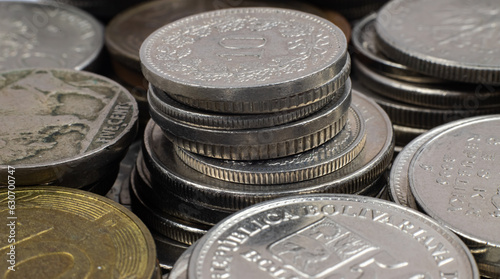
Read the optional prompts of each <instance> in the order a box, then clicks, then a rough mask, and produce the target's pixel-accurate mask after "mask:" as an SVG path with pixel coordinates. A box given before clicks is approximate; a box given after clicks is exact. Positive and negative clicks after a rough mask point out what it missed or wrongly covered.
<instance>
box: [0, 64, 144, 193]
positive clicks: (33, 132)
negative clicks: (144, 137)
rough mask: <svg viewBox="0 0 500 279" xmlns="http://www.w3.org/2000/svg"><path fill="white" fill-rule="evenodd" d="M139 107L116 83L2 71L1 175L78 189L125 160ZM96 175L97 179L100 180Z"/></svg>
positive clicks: (71, 74) (53, 72)
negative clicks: (11, 171)
mask: <svg viewBox="0 0 500 279" xmlns="http://www.w3.org/2000/svg"><path fill="white" fill-rule="evenodd" d="M137 114H138V109H137V103H136V102H135V100H134V98H133V97H132V96H131V95H130V93H128V91H127V90H126V89H125V88H123V87H122V86H120V85H119V84H117V83H116V82H114V81H112V80H110V79H108V78H105V77H102V76H99V75H96V74H92V73H88V72H82V71H75V70H70V69H22V70H15V71H10V72H2V73H0V115H1V116H0V118H1V122H2V125H0V174H2V175H4V174H6V173H7V168H8V165H11V166H14V167H15V168H16V183H17V184H18V185H39V184H44V183H53V184H58V185H60V186H70V187H82V186H83V185H88V184H89V181H95V180H96V179H98V178H100V177H99V176H97V177H96V176H91V175H85V174H91V173H92V172H93V173H102V172H103V170H102V169H101V168H104V166H108V165H110V164H111V163H115V162H118V161H119V160H121V159H122V158H123V156H124V155H125V152H126V148H127V147H128V146H129V145H130V144H131V143H132V141H133V139H134V137H135V135H136V129H137ZM101 177H102V176H101Z"/></svg>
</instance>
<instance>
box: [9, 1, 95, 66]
mask: <svg viewBox="0 0 500 279" xmlns="http://www.w3.org/2000/svg"><path fill="white" fill-rule="evenodd" d="M103 33H104V28H103V26H102V24H101V23H99V22H98V21H97V20H96V19H95V18H94V17H92V16H91V15H89V14H87V13H86V12H84V11H82V10H80V9H77V8H75V7H73V6H70V5H66V4H61V3H56V2H52V3H51V2H47V1H28V0H22V1H0V71H8V70H14V69H19V68H27V67H56V68H69V69H75V70H95V69H96V68H97V67H98V65H97V63H98V56H99V54H100V52H101V50H102V48H103V46H104V38H103V37H104V35H103Z"/></svg>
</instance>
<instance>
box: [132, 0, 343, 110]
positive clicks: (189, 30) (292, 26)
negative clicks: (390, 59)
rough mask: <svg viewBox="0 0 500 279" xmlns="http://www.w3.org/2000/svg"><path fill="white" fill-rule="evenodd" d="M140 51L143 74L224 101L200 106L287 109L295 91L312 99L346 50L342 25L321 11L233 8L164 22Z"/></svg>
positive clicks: (177, 92)
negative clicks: (312, 12)
mask: <svg viewBox="0 0 500 279" xmlns="http://www.w3.org/2000/svg"><path fill="white" fill-rule="evenodd" d="M181 34H182V35H181ZM140 57H141V63H142V69H143V73H144V76H145V77H146V78H147V79H148V80H149V81H150V82H151V83H153V84H154V85H155V86H156V87H159V88H160V89H162V90H164V91H166V92H168V93H170V94H171V95H173V96H181V97H182V96H184V97H187V98H189V99H194V100H203V101H204V102H205V103H211V102H215V101H223V102H224V103H223V104H226V105H224V106H221V107H216V104H215V103H213V105H210V104H208V105H207V107H203V108H204V109H209V110H211V109H221V110H222V112H238V113H251V112H266V111H267V112H272V111H277V110H283V109H289V108H293V107H294V106H297V105H298V104H294V103H295V101H296V100H295V98H294V97H295V96H296V95H297V94H299V93H302V94H303V96H301V98H302V97H303V98H304V99H305V100H308V99H309V98H314V93H313V92H314V89H315V88H317V87H318V85H321V84H325V83H326V82H327V81H329V80H331V79H332V78H333V77H334V76H336V75H337V74H339V73H340V72H341V70H342V68H344V66H345V65H346V63H347V62H346V61H347V57H348V54H347V42H346V38H345V36H344V35H343V33H342V31H341V30H340V29H339V28H338V27H337V26H335V25H334V24H333V23H331V22H329V21H327V20H325V19H323V18H319V17H316V16H314V15H311V14H307V13H302V12H298V11H293V10H286V9H275V8H241V9H226V10H220V11H214V12H206V13H202V14H198V15H195V16H191V17H187V18H184V19H181V20H178V21H176V22H174V23H171V24H168V25H166V26H164V27H162V28H160V29H159V30H157V31H155V32H154V33H153V34H151V35H150V36H149V37H148V38H147V39H146V40H145V41H144V43H143V44H142V46H141V50H140ZM243 65H244V66H243ZM347 74H348V72H347ZM342 83H343V82H342ZM337 87H340V86H337ZM176 99H177V100H180V99H179V98H177V97H176ZM269 100H278V101H276V102H270V103H269V102H268V101H269ZM313 100H314V99H312V100H311V101H313ZM181 101H182V100H181ZM199 103H200V104H201V103H203V102H199ZM306 103H307V102H305V103H304V104H306ZM219 111H220V110H219Z"/></svg>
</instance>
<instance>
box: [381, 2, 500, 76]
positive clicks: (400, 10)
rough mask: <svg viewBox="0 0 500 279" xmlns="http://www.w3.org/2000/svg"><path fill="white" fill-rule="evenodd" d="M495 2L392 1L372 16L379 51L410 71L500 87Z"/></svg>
mask: <svg viewBox="0 0 500 279" xmlns="http://www.w3.org/2000/svg"><path fill="white" fill-rule="evenodd" d="M499 14H500V5H499V4H498V1H497V0H483V1H470V0H442V1H434V0H417V1H414V0H394V1H391V2H389V3H388V4H387V5H385V6H384V7H383V8H382V9H381V10H380V11H379V12H378V15H377V20H376V26H375V27H376V30H377V34H378V38H379V40H378V44H379V46H380V50H381V51H382V52H383V53H384V54H386V55H387V56H388V57H390V58H392V59H394V60H396V61H398V62H399V63H401V64H403V65H406V66H408V67H409V68H411V69H414V70H415V71H418V72H421V73H424V74H427V75H430V76H434V77H438V78H443V79H448V80H454V81H460V82H469V83H484V84H500V35H499V34H500V16H499Z"/></svg>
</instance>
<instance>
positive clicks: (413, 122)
mask: <svg viewBox="0 0 500 279" xmlns="http://www.w3.org/2000/svg"><path fill="white" fill-rule="evenodd" d="M497 4H498V3H497V2H496V1H482V2H481V3H474V5H473V6H471V3H470V2H468V1H439V2H435V3H434V2H432V1H426V0H419V1H406V0H397V1H391V2H389V3H388V4H387V5H386V6H384V7H383V8H382V9H381V10H380V11H379V13H378V14H377V15H371V16H368V17H367V18H365V19H364V20H363V21H362V22H360V23H359V24H358V25H357V26H356V27H355V29H354V31H353V44H354V46H355V49H356V58H354V62H353V64H354V66H353V68H354V72H355V73H356V76H357V78H358V79H359V80H360V82H361V84H362V85H363V86H364V87H360V90H361V91H363V93H365V92H366V93H367V94H369V95H370V96H371V97H372V98H373V99H374V100H375V101H376V102H377V103H378V104H379V105H381V106H382V107H383V108H384V109H385V110H386V111H387V113H388V114H389V116H390V117H391V120H392V122H393V124H394V130H395V133H396V145H398V146H401V147H403V146H404V145H405V144H407V143H408V142H409V141H411V140H412V139H413V138H415V137H416V136H418V135H419V134H421V133H423V132H425V131H427V130H428V129H431V128H433V127H436V126H438V125H441V124H444V123H447V122H450V121H453V120H456V119H461V118H466V117H471V116H477V115H488V114H494V113H498V112H500V88H499V87H498V85H499V84H500V78H499V77H500V67H499V65H500V60H498V57H499V55H498V45H497V42H498V40H497V38H498V36H497V35H498V34H499V33H500V32H499V31H500V30H499V28H498V26H499V25H498V24H496V23H498V17H496V16H493V14H495V13H494V12H492V13H491V16H490V12H491V11H496V12H498V7H497V6H498V5H497ZM491 9H493V10H491ZM444 10H446V13H445V14H443V13H441V12H440V11H444ZM427 17H428V20H422V18H427ZM485 18H487V20H485ZM443 26H446V28H443ZM483 29H484V30H485V31H481V32H479V30H483ZM490 33H491V34H494V35H491V36H490V35H489V34H490ZM479 42H481V43H479ZM355 88H357V85H356V86H355Z"/></svg>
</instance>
